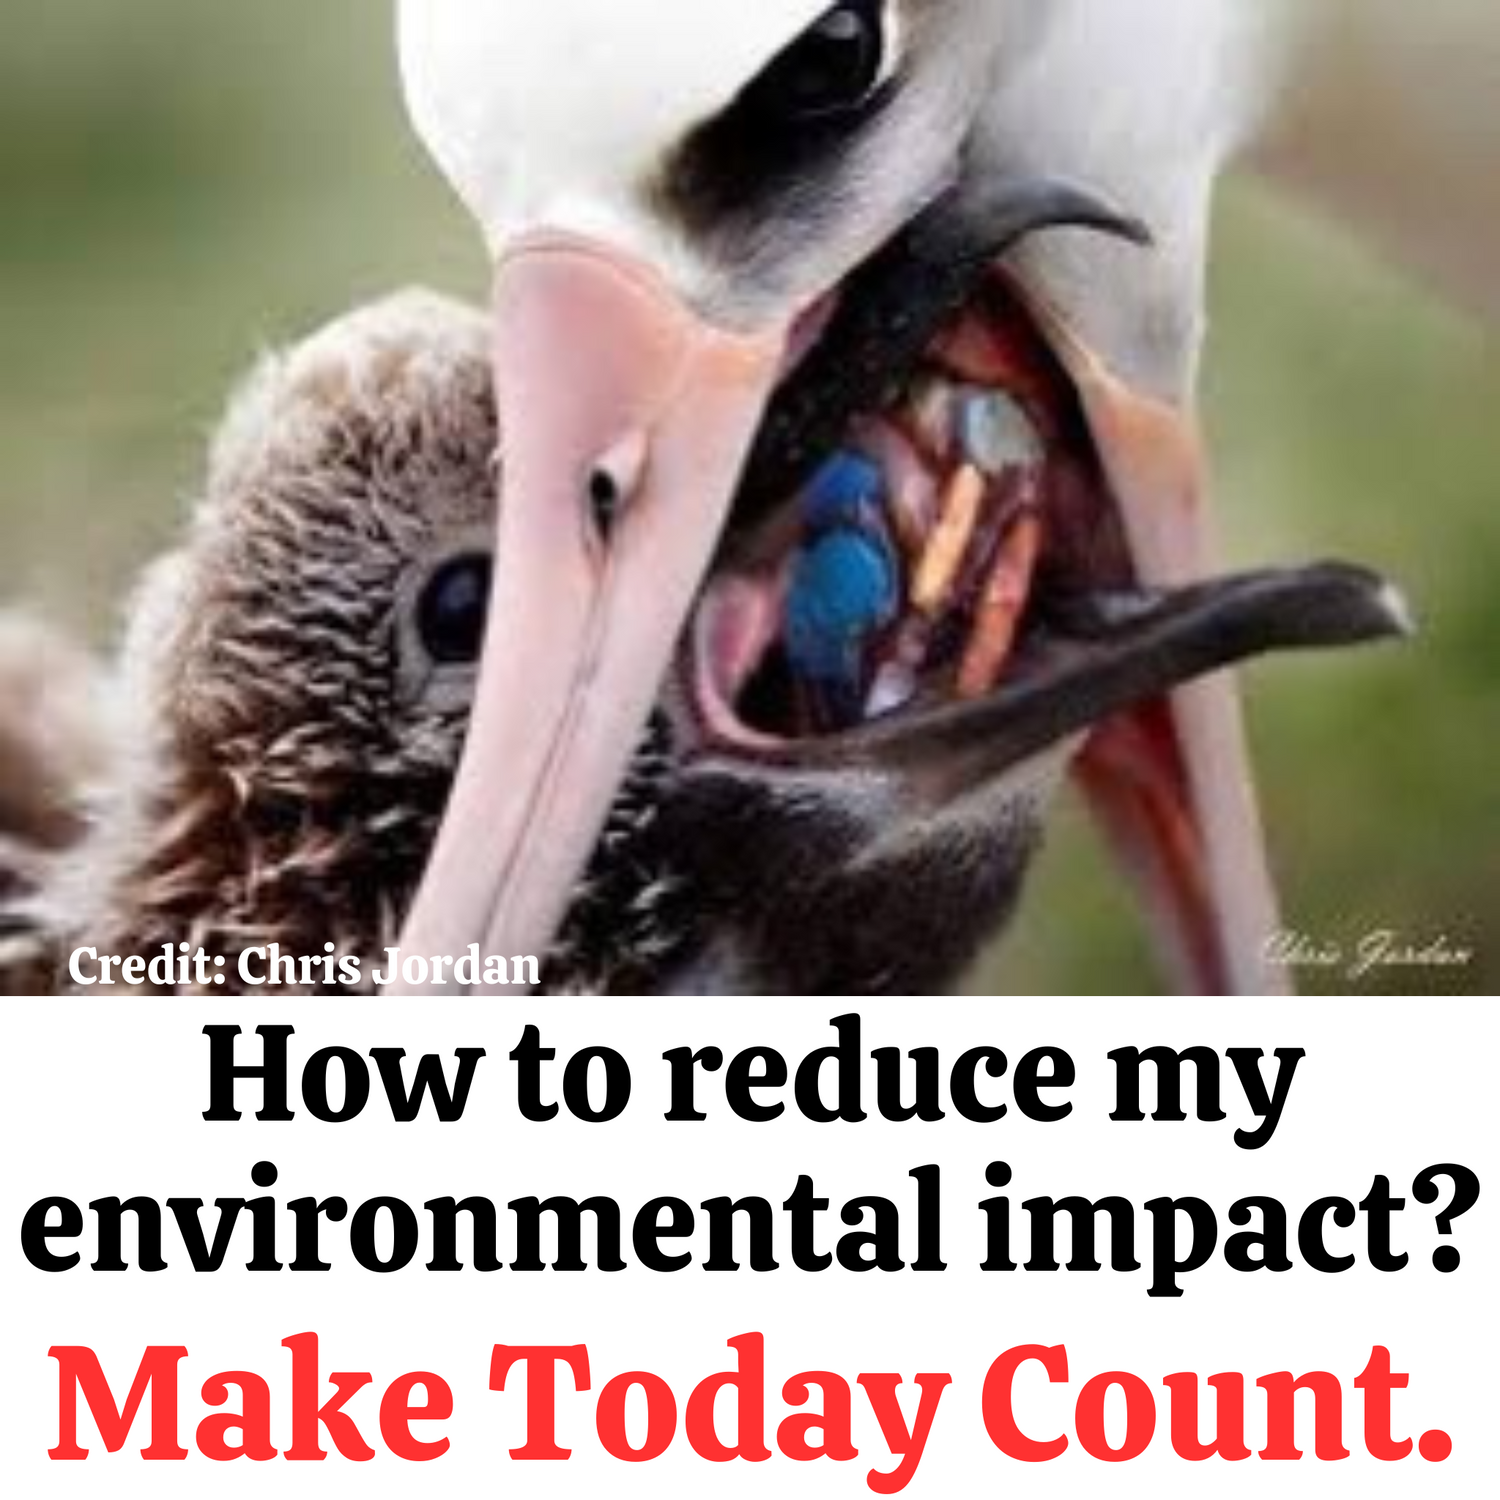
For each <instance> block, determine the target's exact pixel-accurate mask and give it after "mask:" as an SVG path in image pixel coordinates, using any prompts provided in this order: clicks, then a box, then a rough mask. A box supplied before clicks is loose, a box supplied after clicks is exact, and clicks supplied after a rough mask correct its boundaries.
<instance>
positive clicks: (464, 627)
mask: <svg viewBox="0 0 1500 1500" xmlns="http://www.w3.org/2000/svg"><path fill="white" fill-rule="evenodd" d="M490 575H491V564H490V559H489V557H488V556H487V555H486V554H485V553H482V552H471V553H465V554H464V555H463V556H462V557H455V558H451V559H450V560H449V561H447V562H445V563H444V564H443V565H442V566H441V567H440V568H439V569H438V570H437V571H436V572H435V573H434V574H433V575H432V577H431V578H430V579H428V581H427V584H426V586H425V587H424V588H423V590H422V593H421V596H420V597H419V598H418V600H417V633H418V635H419V636H420V637H421V641H422V645H423V647H424V648H425V649H426V651H427V654H428V655H429V656H430V657H431V658H432V660H433V661H434V662H436V663H438V664H439V665H440V666H459V665H464V664H467V663H469V662H476V661H478V660H479V654H480V650H481V648H482V647H483V645H484V626H485V619H486V617H487V615H488V613H489V604H490Z"/></svg>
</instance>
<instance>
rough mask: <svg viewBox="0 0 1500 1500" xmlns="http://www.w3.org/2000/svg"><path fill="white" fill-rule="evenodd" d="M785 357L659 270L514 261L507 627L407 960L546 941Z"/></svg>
mask: <svg viewBox="0 0 1500 1500" xmlns="http://www.w3.org/2000/svg"><path fill="white" fill-rule="evenodd" d="M786 342H787V334H786V331H784V330H783V331H778V332H776V333H774V334H770V335H766V336H763V337H752V336H740V335H735V334H731V333H729V332H726V331H724V330H722V329H719V328H716V327H712V326H710V325H708V324H706V323H705V322H704V321H703V320H702V319H701V318H700V317H698V316H697V315H696V314H695V313H693V312H692V311H690V310H689V309H688V308H687V307H686V306H685V305H684V304H683V303H682V302H681V301H680V300H679V299H678V298H677V297H676V296H675V295H674V294H673V293H672V292H671V291H670V290H669V289H668V287H667V286H666V284H665V283H664V282H663V281H662V280H661V279H660V277H659V276H658V275H657V274H656V273H655V272H654V271H652V270H650V269H649V268H647V267H646V266H644V265H643V264H638V263H636V262H633V261H629V260H627V259H626V258H624V257H623V256H621V255H620V254H619V253H618V252H616V251H614V250H611V249H608V248H606V247H604V246H601V245H599V244H596V243H594V242H592V241H585V240H581V239H575V238H572V237H563V236H550V235H549V236H546V237H542V236H536V237H533V238H531V239H528V240H527V241H525V242H523V243H521V244H519V245H518V246H517V247H516V248H515V249H514V250H513V251H512V252H511V253H510V254H509V255H508V256H507V258H506V259H505V260H504V262H503V263H502V265H501V267H500V271H499V275H498V278H497V285H496V344H495V361H496V379H497V387H496V388H497V395H498V402H499V427H500V433H501V454H500V463H501V472H502V478H501V497H500V511H499V523H498V525H499V533H498V537H497V541H496V549H495V576H494V584H493V594H492V600H491V609H490V618H489V626H488V633H487V638H486V642H485V647H484V652H483V658H482V665H481V669H480V677H479V683H478V686H477V689H476V695H475V701H474V710H473V715H472V720H471V727H470V731H469V738H468V742H467V745H466V747H465V751H464V756H463V761H462V764H461V765H460V768H459V771H458V775H457V777H456V779H455V782H454V789H453V793H452V796H451V800H450V803H449V806H448V810H447V813H446V815H445V817H444V820H443V825H442V828H441V831H440V833H439V836H438V839H437V842H436V845H435V847H434V850H433V853H432V856H431V859H430V861H429V864H428V867H427V871H426V874H425V876H424V879H423V883H422V886H421V889H420V890H419V892H418V895H417V898H416V900H415V902H414V904H413V907H412V910H411V913H410V916H409V918H408V921H407V925H406V928H405V930H404V931H403V933H402V934H401V938H400V945H401V949H402V951H403V953H404V954H406V955H408V956H419V957H423V958H427V959H429V960H430V959H433V958H439V957H449V956H461V955H462V954H464V953H466V952H467V951H468V948H469V946H470V945H471V944H474V943H478V944H479V946H480V951H481V953H483V954H484V955H485V956H486V957H489V956H491V955H495V956H504V957H521V956H538V957H539V956H541V955H543V954H544V953H545V952H546V950H547V949H548V947H549V946H550V944H551V942H552V940H553V938H554V936H555V934H556V932H557V929H558V927H559V926H560V924H561V922H562V920H563V917H564V915H565V913H566V911H567V907H568V904H569V902H570V899H571V896H572V893H573V890H574V888H575V885H576V883H577V881H578V879H579V877H580V875H581V874H582V872H583V870H584V867H585V866H586V864H587V861H588V858H589V856H590V854H591V853H592V851H593V848H594V846H595V843H596V842H597V840H598V838H599V836H600V834H601V832H602V831H603V828H604V825H605V821H606V819H607V816H608V813H609V809H610V806H611V804H612V803H613V801H614V799H615V796H616V794H617V792H618V790H619V786H620V784H621V782H622V780H623V778H624V776H625V774H626V771H627V769H628V766H629V763H630V760H631V758H632V756H633V755H634V753H635V751H636V748H637V746H638V744H639V742H640V739H641V737H642V735H643V733H644V731H645V728H646V726H647V723H648V721H649V719H650V715H651V712H652V709H653V706H654V704H655V702H656V698H657V694H658V692H659V689H660V686H661V683H662V680H663V678H664V676H665V674H666V671H667V668H668V666H669V663H670V659H671V656H672V652H673V650H674V648H675V645H676V642H677V640H678V637H679V635H680V633H681V631H682V628H683V626H684V624H685V622H686V620H687V617H688V614H689V612H690V610H691V608H692V605H693V603H694V600H695V598H696V596H697V593H698V590H699V588H700V586H701V584H702V581H703V579H704V577H705V575H706V573H707V571H708V568H709V565H710V562H711V560H712V558H713V555H714V552H715V550H716V547H717V544H718V540H719V536H720V533H721V531H722V530H723V527H724V523H725V520H726V517H727V514H728V510H729V505H730V501H731V499H732V497H733V495H734V492H735V488H736V485H737V481H738V478H739V474H740V471H741V469H742V468H743V465H744V461H745V458H746V455H747V453H748V450H749V446H750V443H751V441H752V438H753V436H754V433H755V430H756V427H757V425H758V423H759V421H760V419H761V417H762V415H763V412H764V409H765V406H766V403H767V401H768V399H769V397H770V394H771V391H772V389H773V387H774V385H775V382H776V379H777V377H778V375H779V373H780V372H781V368H782V365H783V362H784V357H785V346H786ZM389 993H392V994H400V993H404V991H403V990H402V989H401V988H400V987H399V986H395V987H393V988H392V989H391V990H390V991H389Z"/></svg>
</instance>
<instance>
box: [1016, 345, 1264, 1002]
mask: <svg viewBox="0 0 1500 1500" xmlns="http://www.w3.org/2000/svg"><path fill="white" fill-rule="evenodd" d="M1044 321H1047V320H1046V319H1045V318H1044ZM1047 332H1048V335H1049V337H1050V338H1051V340H1052V342H1053V346H1054V348H1055V349H1056V351H1057V353H1058V354H1059V356H1060V357H1061V359H1062V360H1063V363H1064V364H1065V365H1066V366H1067V367H1068V370H1069V373H1070V375H1071V377H1072V379H1073V381H1074V383H1075V384H1076V386H1077V389H1078V392H1079V394H1080V397H1081V399H1082V402H1083V406H1084V410H1085V412H1086V414H1087V416H1088V419H1089V424H1090V427H1091V429H1092V433H1093V438H1094V442H1095V444H1096V446H1097V449H1098V452H1099V454H1100V457H1101V460H1102V462H1103V465H1104V468H1105V471H1106V474H1107V477H1108V479H1109V482H1110V486H1111V489H1112V490H1113V493H1114V496H1115V499H1116V501H1117V502H1118V505H1119V509H1120V514H1121V518H1122V520H1123V522H1124V526H1125V531H1126V535H1127V538H1128V541H1129V545H1130V552H1131V556H1132V561H1133V563H1134V566H1135V569H1136V572H1137V574H1138V576H1139V579H1140V582H1141V583H1142V584H1144V585H1146V586H1147V587H1153V588H1162V589H1175V588H1182V587H1186V586H1189V585H1192V584H1194V583H1198V582H1202V581H1204V580H1207V579H1210V578H1212V577H1213V576H1214V575H1215V574H1216V572H1217V571H1218V558H1217V556H1216V553H1217V546H1216V542H1215V538H1214V535H1213V528H1212V525H1211V522H1210V517H1209V513H1208V507H1207V496H1206V482H1207V475H1206V466H1205V463H1204V457H1203V451H1202V444H1201V440H1200V434H1199V429H1198V425H1197V422H1196V420H1195V418H1194V417H1193V415H1192V414H1191V413H1190V412H1188V411H1186V410H1183V409H1182V408H1179V407H1177V406H1174V405H1170V404H1167V403H1165V402H1162V401H1160V400H1157V399H1154V398H1152V397H1149V396H1144V395H1141V394H1140V393H1138V392H1136V391H1134V390H1132V389H1131V388H1130V387H1129V386H1128V385H1126V384H1125V383H1124V382H1122V381H1120V380H1119V379H1118V378H1116V377H1115V376H1114V375H1113V374H1112V373H1111V371H1110V370H1109V369H1108V368H1106V367H1105V366H1104V365H1103V364H1102V363H1101V362H1100V361H1099V360H1098V359H1097V358H1096V357H1095V356H1094V355H1093V354H1092V353H1091V352H1090V351H1089V350H1088V349H1087V348H1085V347H1084V346H1083V345H1082V344H1080V343H1079V342H1078V341H1077V340H1076V339H1075V338H1073V337H1072V336H1071V335H1070V334H1069V332H1068V330H1067V329H1066V328H1065V327H1063V326H1061V325H1060V324H1058V323H1057V322H1055V321H1053V322H1051V325H1050V326H1049V327H1048V329H1047ZM1077 769H1078V775H1079V778H1080V780H1081V782H1082V785H1083V787H1084V790H1085V793H1086V795H1087V796H1088V799H1089V801H1090V803H1091V805H1092V807H1093V810H1094V812H1095V814H1096V815H1097V817H1098V818H1099V820H1100V822H1101V823H1102V825H1103V826H1104V829H1105V831H1106V833H1107V835H1108V837H1109V838H1110V841H1111V842H1112V844H1113V845H1114V847H1115V849H1116V852H1117V853H1118V854H1119V856H1120V857H1121V858H1122V859H1123V860H1124V862H1125V864H1126V866H1127V868H1128V870H1129V872H1130V873H1131V875H1132V876H1133V877H1134V879H1135V881H1136V883H1137V886H1138V888H1139V890H1140V891H1141V893H1142V894H1143V896H1144V898H1145V904H1146V907H1147V911H1148V915H1149V917H1150V919H1151V921H1152V924H1153V927H1154V930H1155V934H1156V937H1157V944H1158V947H1159V949H1160V950H1161V953H1162V957H1163V959H1164V961H1165V962H1166V964H1167V965H1168V967H1169V969H1170V971H1171V972H1172V974H1173V975H1174V977H1175V979H1176V982H1177V984H1178V987H1179V988H1180V989H1182V990H1184V991H1185V992H1187V993H1192V994H1197V993H1204V994H1247V995H1253V994H1279V993H1284V992H1285V989H1286V983H1287V976H1286V974H1285V971H1283V970H1280V969H1278V968H1276V967H1275V966H1274V965H1273V964H1272V963H1271V961H1270V954H1271V952H1272V943H1271V940H1272V938H1273V936H1274V934H1275V933H1276V932H1277V931H1278V929H1279V926H1280V919H1279V909H1278V902H1277V897H1276V889H1275V884H1274V881H1273V879H1272V875H1271V871H1270V865H1269V859H1268V855H1267V850H1266V841H1265V835H1264V832H1263V829H1262V825H1261V819H1260V810H1259V805H1258V799H1257V796H1256V791H1255V782H1254V778H1253V774H1252V771H1251V765H1250V753H1249V746H1248V742H1247V739H1246V734H1245V726H1244V719H1243V714H1242V711H1241V705H1240V697H1239V690H1238V687H1237V685H1236V682H1235V680H1234V678H1233V677H1231V676H1229V675H1227V674H1225V675H1220V676H1217V677H1210V678H1205V679H1203V680H1201V681H1198V682H1195V683H1193V684H1191V685H1190V686H1187V687H1184V688H1181V689H1179V690H1178V691H1177V692H1176V693H1174V694H1173V696H1172V697H1171V699H1170V700H1169V701H1168V702H1165V703H1160V704H1157V705H1155V706H1152V707H1148V708H1146V709H1142V710H1137V711H1135V712H1133V713H1131V714H1128V715H1126V716H1124V717H1122V718H1120V719H1118V720H1116V721H1114V722H1112V723H1110V724H1107V725H1105V726H1104V727H1103V729H1101V730H1100V731H1098V732H1097V733H1096V734H1095V735H1094V736H1093V738H1092V739H1091V741H1090V743H1089V745H1088V748H1087V749H1086V751H1085V753H1084V755H1083V757H1082V758H1081V761H1080V763H1079V766H1078V768H1077Z"/></svg>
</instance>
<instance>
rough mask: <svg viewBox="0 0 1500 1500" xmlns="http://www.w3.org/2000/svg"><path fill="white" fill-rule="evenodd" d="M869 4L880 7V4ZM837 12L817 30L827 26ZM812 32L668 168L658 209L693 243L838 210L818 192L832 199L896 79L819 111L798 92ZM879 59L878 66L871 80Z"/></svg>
mask: <svg viewBox="0 0 1500 1500" xmlns="http://www.w3.org/2000/svg"><path fill="white" fill-rule="evenodd" d="M870 3H871V4H872V5H875V7H876V8H877V9H879V8H880V7H879V6H878V4H877V3H876V0H870ZM832 14H834V13H832V12H830V13H828V14H825V16H824V17H823V18H822V19H821V20H820V22H819V23H818V25H819V26H823V25H828V24H830V16H831V15H832ZM813 30H814V31H816V27H815V28H813ZM810 35H811V32H809V33H804V35H803V36H802V37H801V38H799V39H798V41H797V42H795V43H793V45H792V46H791V47H790V48H788V49H787V50H786V51H785V52H783V53H782V54H781V55H780V56H779V57H777V58H776V59H774V60H773V61H772V63H771V64H770V65H769V66H768V67H767V68H766V69H765V70H764V71H763V72H762V73H761V74H760V75H759V76H758V77H757V78H756V79H755V80H753V81H752V82H751V83H750V84H749V85H747V87H746V88H745V89H744V90H743V91H742V92H741V93H740V94H739V96H738V97H737V98H736V99H735V100H734V102H733V103H732V104H730V105H729V107H728V108H727V109H725V110H724V111H723V112H722V113H721V114H719V115H717V116H715V117H714V118H713V119H711V120H709V121H707V122H706V123H704V124H703V125H701V126H699V127H698V129H696V130H695V131H693V132H692V134H691V135H689V136H688V137H687V138H686V139H685V140H684V141H683V143H682V144H681V145H680V146H679V147H678V148H677V149H676V150H675V151H674V152H673V153H672V155H671V157H670V158H669V159H668V160H667V162H666V163H665V165H664V166H663V168H662V170H661V172H660V174H659V176H658V178H657V180H656V182H655V184H654V185H653V189H652V197H653V199H654V202H655V205H656V207H657V208H658V210H659V211H661V212H662V213H663V214H664V215H665V216H667V217H669V218H671V219H674V220H675V221H676V222H677V223H678V224H679V225H680V226H682V227H683V228H684V229H686V230H687V231H688V232H689V233H691V234H693V235H694V236H696V237H699V238H705V239H712V238H715V237H717V236H720V235H723V236H733V235H735V234H736V232H737V231H739V230H741V229H751V228H754V227H756V226H758V225H762V224H764V223H765V222H766V221H767V220H768V219H769V218H771V217H774V216H778V215H779V216H781V217H789V218H792V219H794V220H799V221H804V222H805V221H806V220H807V219H809V218H813V219H816V217H817V216H818V215H819V212H820V210H822V211H827V210H828V209H830V208H831V207H833V205H826V204H823V203H821V202H820V195H821V196H822V197H823V198H826V197H827V194H828V192H829V184H830V183H833V182H835V181H836V180H837V178H838V175H839V171H838V169H839V166H840V163H841V162H842V161H843V160H845V159H846V158H847V157H848V156H849V155H851V154H852V153H853V152H854V150H855V149H856V148H857V147H858V146H859V145H860V143H861V142H862V140H863V139H864V137H865V135H866V134H867V132H868V131H869V130H870V129H871V128H872V127H873V126H874V125H875V124H876V123H877V122H878V121H879V120H880V119H881V118H882V117H883V116H884V114H885V113H886V111H887V110H888V109H889V108H890V105H891V103H892V102H893V100H894V99H895V98H896V96H897V94H898V93H899V91H900V87H901V83H902V79H901V77H900V75H899V73H898V74H896V75H894V76H888V77H886V78H884V79H883V80H881V81H878V82H875V83H874V86H873V87H872V88H870V89H868V91H863V92H859V93H858V97H857V98H851V99H846V100H845V101H844V102H843V103H842V104H839V105H837V106H833V105H831V104H830V105H829V107H818V106H817V104H816V103H814V102H813V101H812V99H811V96H809V95H803V94H800V93H799V89H801V88H803V87H811V85H810V84H809V79H808V77H807V75H805V74H804V73H802V72H800V71H799V68H798V65H797V62H796V58H795V54H796V53H797V50H798V49H799V48H802V47H806V46H807V45H808V44H809V43H808V38H809V36H810ZM882 61H883V59H880V58H876V59H875V60H874V65H873V68H872V69H871V70H870V71H871V73H872V75H873V76H875V77H878V75H879V72H880V67H881V63H882ZM809 66H813V64H812V63H809ZM825 102H826V101H825Z"/></svg>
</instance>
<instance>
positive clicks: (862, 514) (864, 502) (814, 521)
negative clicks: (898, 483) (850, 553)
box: [802, 452, 885, 532]
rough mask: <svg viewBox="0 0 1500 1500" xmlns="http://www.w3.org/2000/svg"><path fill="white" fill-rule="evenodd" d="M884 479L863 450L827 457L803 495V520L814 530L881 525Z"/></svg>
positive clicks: (809, 528)
mask: <svg viewBox="0 0 1500 1500" xmlns="http://www.w3.org/2000/svg"><path fill="white" fill-rule="evenodd" d="M884 500H885V478H884V476H883V475H882V474H881V472H880V470H879V468H878V467H877V466H876V465H875V463H874V462H873V461H872V460H870V459H868V458H866V457H865V456H864V454H862V453H853V452H849V453H840V454H838V455H837V456H836V457H834V458H831V459H829V460H828V462H827V463H825V464H824V465H823V467H822V468H821V469H819V470H818V472H817V473H816V474H814V475H813V477H812V480H811V482H810V483H809V484H808V486H807V490H806V492H805V493H804V494H803V496H802V519H803V523H804V524H805V525H806V527H807V529H808V530H809V531H812V532H817V531H829V530H833V529H835V528H837V527H842V526H861V525H871V524H874V525H879V523H880V511H881V506H882V504H883V502H884Z"/></svg>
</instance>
